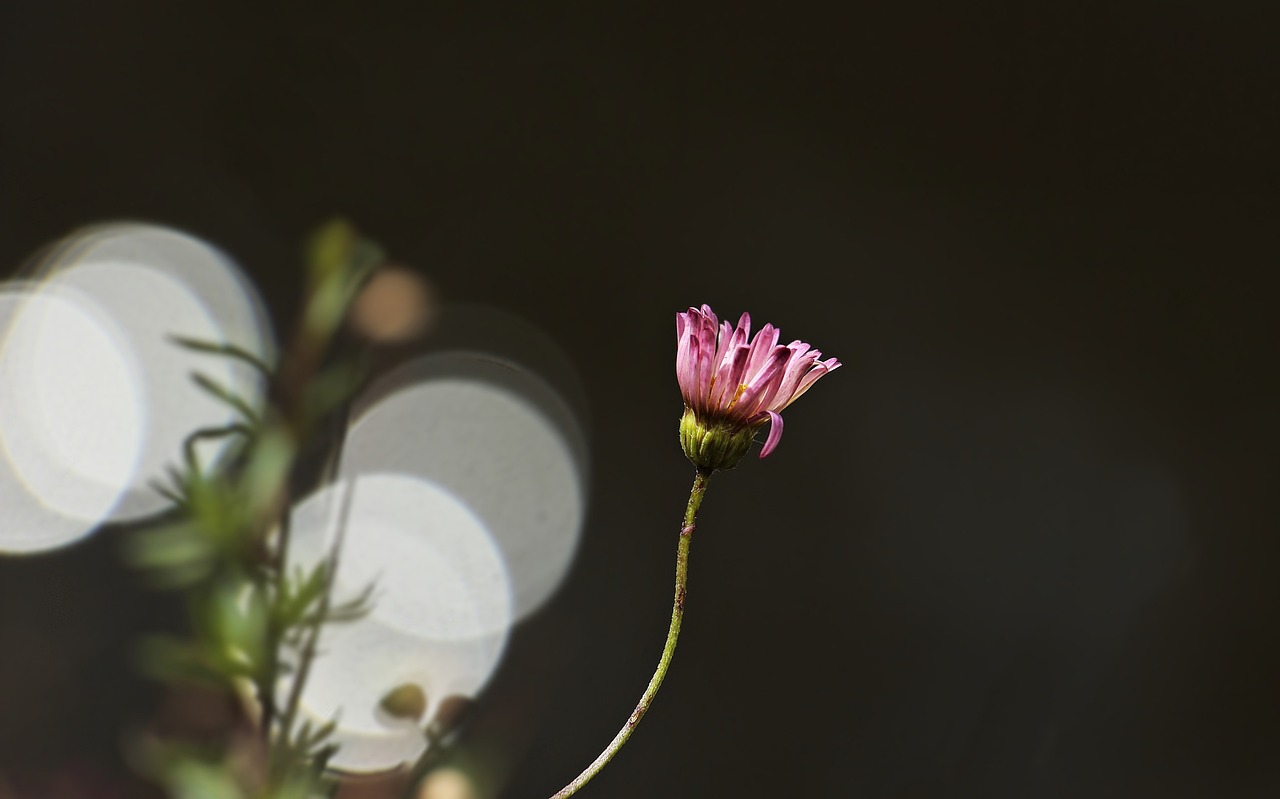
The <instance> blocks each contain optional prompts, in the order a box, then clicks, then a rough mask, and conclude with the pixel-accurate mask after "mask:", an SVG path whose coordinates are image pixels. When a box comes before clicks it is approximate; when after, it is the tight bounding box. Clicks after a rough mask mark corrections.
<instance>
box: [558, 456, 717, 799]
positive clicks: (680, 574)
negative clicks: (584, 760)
mask: <svg viewBox="0 0 1280 799" xmlns="http://www.w3.org/2000/svg"><path fill="white" fill-rule="evenodd" d="M710 479H711V472H710V471H704V470H702V469H699V470H698V473H697V475H696V476H694V478H693V488H692V489H691V490H690V491H689V505H688V508H687V509H686V510H685V512H684V527H682V528H681V529H680V543H679V544H678V545H677V547H676V595H675V602H674V603H673V605H672V607H671V627H670V629H668V630H667V643H666V645H665V646H664V647H663V648H662V657H661V658H660V659H659V660H658V668H657V669H656V670H655V671H654V672H653V677H651V678H650V679H649V687H647V688H645V689H644V695H643V696H641V697H640V703H639V704H637V705H636V709H635V710H633V711H631V717H630V718H628V719H627V723H626V724H624V725H622V729H620V730H618V734H617V735H615V736H613V740H612V741H610V742H609V745H608V746H606V747H605V748H604V751H603V752H601V753H600V754H599V756H597V757H596V759H595V760H594V761H592V763H591V765H589V766H587V768H586V769H585V770H584V771H583V772H582V773H581V774H579V775H578V776H577V777H575V778H574V779H573V782H571V783H569V784H568V785H566V786H564V787H563V788H561V789H560V790H559V791H557V792H556V793H555V794H553V795H552V796H551V799H565V797H568V796H573V795H574V794H575V793H577V792H578V790H579V789H581V788H582V786H584V785H586V784H587V783H588V782H590V780H591V778H592V777H594V776H595V775H596V774H599V773H600V770H601V769H603V768H604V767H605V765H607V764H608V762H609V761H610V760H612V759H613V756H614V755H616V754H617V753H618V750H619V749H621V748H622V745H623V744H625V743H626V742H627V739H628V738H630V737H631V733H633V732H634V731H635V729H636V725H638V724H639V723H640V719H642V718H644V714H645V713H647V712H648V711H649V707H650V706H651V705H652V704H653V699H654V697H655V696H657V695H658V689H659V688H661V687H662V680H663V678H664V677H666V676H667V669H668V668H669V667H670V666H671V657H672V655H674V654H675V653H676V640H677V639H678V638H679V637H680V622H681V621H682V620H683V619H684V596H685V584H686V583H688V582H689V542H690V541H691V540H692V538H693V528H694V522H695V521H696V520H697V518H698V507H699V506H700V505H702V495H703V494H705V493H706V491H707V481H708V480H710Z"/></svg>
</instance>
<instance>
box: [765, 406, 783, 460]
mask: <svg viewBox="0 0 1280 799" xmlns="http://www.w3.org/2000/svg"><path fill="white" fill-rule="evenodd" d="M765 413H767V414H769V436H768V438H766V439H765V440H764V446H763V447H761V448H760V457H761V458H767V457H769V455H770V454H771V453H772V452H773V451H774V450H775V449H777V447H778V442H779V441H781V440H782V414H780V413H778V412H777V411H765Z"/></svg>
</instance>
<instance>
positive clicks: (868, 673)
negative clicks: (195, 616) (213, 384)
mask: <svg viewBox="0 0 1280 799" xmlns="http://www.w3.org/2000/svg"><path fill="white" fill-rule="evenodd" d="M1268 5H1269V4H1262V3H1259V4H1256V5H1255V6H1252V7H1250V6H1247V5H1244V4H1231V3H1225V4H1211V3H1203V2H1154V0H1153V1H1152V2H1121V3H1097V2H1074V3H1063V2H1057V3H1020V2H1014V1H1013V0H996V1H994V2H969V3H925V2H905V3H892V4H891V3H880V4H865V3H853V4H848V5H840V6H836V5H831V6H822V7H804V6H798V5H784V4H778V5H773V6H743V5H737V4H724V5H710V4H692V3H690V4H685V3H675V4H668V5H661V4H646V3H638V4H637V3H629V4H581V5H579V6H575V5H569V4H561V3H529V4H520V5H519V6H518V7H516V8H499V7H495V6H490V5H488V4H480V3H447V4H439V3H418V4H408V3H406V4H391V3H378V2H370V3H361V4H356V3H338V2H309V3H301V2H299V3H271V2H263V3H252V4H249V3H227V2H221V3H167V2H158V0H157V1H154V2H110V3H103V2H75V1H74V0H71V1H68V2H51V1H50V0H41V1H40V2H36V1H35V0H27V1H18V0H6V2H3V3H0V264H8V265H11V267H12V268H13V269H16V268H17V267H18V265H19V264H21V262H22V261H23V260H24V259H25V258H26V257H28V256H29V255H30V254H31V253H32V252H34V251H35V250H36V249H37V248H39V247H41V246H42V245H44V244H47V243H49V242H50V241H53V240H54V239H56V238H58V237H59V236H62V235H65V234H66V233H68V232H70V231H71V230H72V229H74V228H76V227H79V226H81V225H84V224H88V223H93V222H99V221H104V220H111V219H120V218H135V219H144V220H149V221H154V222H159V223H163V224H168V225H172V226H175V227H178V228H181V229H184V230H187V231H189V232H191V233H193V234H195V235H198V236H201V237H203V238H205V239H207V240H209V241H211V242H213V243H215V244H217V245H218V246H220V247H222V248H224V249H225V250H226V251H228V252H229V253H231V254H232V255H233V256H234V257H236V258H237V259H238V260H239V262H240V263H241V264H243V265H244V267H245V268H246V270H248V272H249V273H250V274H251V275H252V276H253V278H254V279H255V280H256V281H257V283H258V285H259V286H260V288H261V290H262V292H263V294H264V296H265V297H266V299H267V301H268V302H269V304H270V305H271V307H272V309H273V313H274V315H275V319H276V323H277V328H278V329H281V330H284V329H288V327H289V326H290V324H291V322H292V318H293V317H292V315H293V313H294V311H295V309H296V300H297V297H296V295H297V289H298V286H299V281H298V274H299V273H298V271H297V270H298V261H299V259H298V251H299V242H300V241H301V239H302V237H303V235H304V234H305V233H306V232H307V231H308V230H309V229H311V228H312V227H313V226H314V225H316V224H317V223H319V222H320V221H322V220H324V219H326V218H328V217H330V216H331V215H333V214H335V213H341V214H345V215H348V216H349V217H350V218H351V219H353V220H354V221H356V222H357V223H358V224H359V225H360V226H361V227H362V228H363V229H364V230H365V231H366V232H367V233H368V234H369V235H371V236H373V237H374V238H376V239H378V240H380V241H381V242H382V243H383V244H384V245H385V246H386V247H387V249H388V250H389V251H390V252H391V254H392V255H393V256H394V257H395V258H396V260H398V261H400V262H402V263H406V264H409V265H411V266H413V267H414V268H415V269H417V270H419V271H421V272H422V273H423V274H424V275H427V276H428V277H429V279H430V280H431V281H432V282H433V284H434V285H435V287H436V289H437V290H438V292H439V294H440V296H441V298H442V299H444V300H445V301H451V302H452V301H465V302H480V303H484V304H488V305H492V306H495V307H498V308H501V309H504V310H507V311H511V312H513V313H516V314H518V315H520V316H523V317H525V318H526V319H527V320H529V321H530V322H532V323H533V324H534V325H536V326H538V327H539V328H541V329H542V330H544V331H545V332H546V333H547V334H548V335H549V336H551V337H552V338H553V339H554V340H555V341H556V342H558V343H559V345H560V346H561V347H562V348H563V349H564V351H565V353H566V354H567V355H568V356H569V358H570V359H571V360H572V362H573V364H574V365H575V367H576V369H577V371H578V373H579V376H580V377H581V379H582V381H583V383H584V386H585V390H586V396H587V401H588V403H589V406H590V419H589V432H590V436H591V439H590V442H591V451H592V458H593V463H594V474H593V479H592V494H591V500H590V509H589V516H588V521H587V527H586V529H585V533H584V539H583V544H582V547H581V550H580V556H579V559H578V560H577V562H576V564H575V567H574V569H573V571H572V572H571V574H570V576H569V579H568V581H567V582H566V583H565V585H564V586H563V587H562V589H561V590H560V592H559V593H558V594H557V595H556V598H555V600H554V601H553V602H552V604H551V605H549V606H548V607H547V608H546V609H545V611H544V612H543V613H542V614H540V615H539V616H538V617H536V618H535V619H533V620H531V621H530V622H528V623H527V624H525V625H524V626H523V627H521V628H520V629H519V630H517V632H516V634H515V637H514V638H513V640H512V642H511V645H510V648H509V651H508V657H507V658H506V660H505V661H504V663H503V666H502V670H501V671H500V672H499V674H498V675H497V676H496V678H495V680H494V682H493V683H492V686H491V688H492V690H491V691H490V692H489V693H488V694H487V695H486V697H485V699H484V701H483V702H482V706H481V708H480V709H479V712H478V716H477V719H476V721H475V723H474V725H473V727H472V728H471V729H470V731H469V732H468V733H467V734H466V735H464V741H471V742H473V743H474V742H488V743H486V745H489V746H491V747H493V750H494V751H497V752H499V753H500V755H499V756H496V757H497V760H498V761H501V763H502V764H503V766H502V769H505V771H502V773H503V774H505V776H504V777H503V779H505V780H506V781H507V782H506V788H505V790H504V793H503V795H504V796H510V797H537V796H545V795H547V794H549V793H551V792H552V791H553V790H555V789H556V788H558V787H560V785H562V784H563V783H564V782H565V781H567V780H568V779H569V778H570V777H572V776H573V775H574V774H576V773H577V771H578V770H579V769H580V768H581V767H582V766H584V765H585V764H586V763H587V762H588V761H589V760H590V759H591V758H592V757H593V756H594V755H595V753H596V752H597V751H598V750H599V748H600V746H602V745H603V744H604V743H605V741H607V740H608V738H609V737H610V736H612V734H613V732H614V731H615V730H616V728H617V726H618V725H619V724H620V723H621V722H622V720H623V719H624V718H625V716H626V714H627V713H628V712H629V711H630V709H631V707H632V705H633V704H634V702H635V699H636V698H637V697H638V695H639V693H640V691H641V689H642V687H643V685H644V682H645V680H647V678H648V675H649V673H650V671H651V669H652V666H653V662H654V660H655V659H656V657H657V655H658V651H659V647H660V644H661V636H662V632H663V630H664V629H665V625H666V619H667V614H668V612H669V604H668V603H669V595H670V584H669V583H670V571H671V560H672V555H673V552H672V550H673V549H674V544H675V535H674V534H675V531H676V529H677V527H678V520H679V516H680V512H681V510H682V508H683V503H684V498H685V496H686V491H687V483H688V481H689V479H690V477H691V469H690V468H689V466H688V465H687V463H686V462H685V461H684V460H683V458H682V456H681V455H680V452H679V449H678V447H677V446H676V443H675V426H676V421H677V418H678V415H679V412H680V401H679V396H678V393H677V390H676V385H675V381H674V373H673V372H674V370H673V363H672V360H673V354H674V346H673V343H674V336H673V335H672V333H673V315H674V313H675V312H676V311H678V310H681V309H682V308H684V307H686V306H688V305H689V304H698V303H702V302H709V303H711V304H712V305H713V306H714V307H715V308H716V309H717V310H719V311H720V312H721V313H722V314H725V315H729V316H736V315H737V313H738V312H739V311H741V310H743V309H747V310H750V311H751V312H752V313H753V314H754V315H755V317H756V319H757V321H758V323H762V322H764V321H772V322H774V323H775V324H778V325H780V326H781V327H782V329H783V332H784V336H786V337H787V338H788V339H789V338H792V337H800V338H803V339H805V340H806V341H810V342H812V343H814V344H816V345H817V346H818V347H820V348H821V349H822V350H823V351H824V352H825V353H827V354H829V355H834V356H836V357H839V358H840V359H841V360H842V361H843V362H844V363H845V366H844V368H843V369H841V370H839V371H837V372H836V373H835V374H833V375H832V376H830V377H827V378H825V379H824V380H823V381H822V382H821V383H820V384H819V385H818V387H817V388H815V389H814V391H813V392H811V393H810V394H809V395H808V396H806V398H805V399H804V400H803V401H802V402H801V403H799V404H798V405H796V406H795V407H793V408H792V409H791V410H790V411H789V412H788V415H787V432H786V435H785V436H784V437H783V441H782V444H781V446H780V448H779V449H778V451H777V453H776V454H775V455H774V456H773V457H771V458H770V459H769V460H767V461H764V462H763V463H761V462H757V461H755V460H754V457H753V458H752V459H751V460H750V461H748V462H747V463H745V464H744V465H743V466H742V467H741V468H739V469H738V470H736V471H734V472H730V473H727V474H724V475H721V476H718V477H717V478H716V479H715V480H713V482H712V486H711V491H710V493H709V495H708V498H707V501H706V503H705V505H704V507H703V514H702V519H701V527H700V530H699V533H698V535H697V537H696V541H695V543H694V548H693V560H692V576H691V584H690V594H689V612H688V616H687V619H686V627H685V638H684V640H683V641H682V643H681V646H680V649H679V652H678V654H677V656H676V659H675V663H674V666H673V669H672V672H671V676H670V678H669V680H668V684H667V686H666V688H665V689H664V691H663V693H662V694H661V695H660V697H659V700H658V703H657V705H656V708H655V709H654V711H653V712H652V713H650V715H649V717H648V718H647V719H646V721H645V722H644V724H643V725H642V726H641V728H640V730H639V731H638V732H637V734H636V736H635V738H634V739H633V740H632V742H631V743H630V744H629V745H628V746H627V748H626V749H625V750H624V751H623V753H622V754H621V755H620V756H619V757H618V759H617V760H616V761H615V763H614V764H613V765H612V766H610V767H609V768H608V769H606V770H605V772H604V773H603V774H602V775H601V776H600V777H599V778H598V779H597V781H596V782H595V783H593V784H592V786H591V787H590V788H588V789H587V794H586V795H589V796H614V797H654V796H664V797H666V796H669V797H704V796H743V797H747V796H841V797H842V796H850V797H859V799H878V798H880V797H883V798H884V799H889V798H890V797H893V798H895V799H906V798H907V797H970V796H972V797H1077V796H1079V797H1085V796H1087V797H1146V796H1160V797H1265V796H1276V795H1280V754H1278V748H1277V747H1278V746H1280V724H1277V722H1278V721H1280V677H1278V675H1280V645H1278V644H1280V641H1278V640H1277V631H1280V614H1278V613H1277V609H1278V608H1280V582H1277V581H1276V580H1275V578H1274V574H1275V571H1276V565H1277V556H1280V544H1278V542H1277V532H1278V531H1277V521H1278V520H1280V502H1278V499H1280V492H1277V490H1276V486H1277V484H1278V483H1280V464H1278V461H1277V450H1278V448H1280V423H1278V422H1277V407H1280V381H1277V377H1276V375H1277V370H1276V367H1277V341H1278V339H1277V332H1278V331H1277V325H1276V323H1275V311H1274V307H1275V304H1276V300H1277V295H1276V293H1275V291H1274V289H1273V279H1272V274H1273V272H1274V269H1275V266H1276V260H1275V249H1274V247H1272V246H1270V245H1271V244H1272V243H1273V241H1274V239H1275V237H1276V221H1275V220H1276V205H1275V203H1274V201H1273V193H1274V188H1275V185H1276V179H1277V169H1276V165H1277V161H1276V158H1275V155H1274V148H1275V142H1276V141H1277V133H1278V132H1280V126H1277V124H1276V123H1277V118H1276V115H1277V102H1276V101H1277V97H1276V90H1275V87H1276V78H1277V70H1276V63H1275V59H1276V50H1275V47H1276V45H1275V42H1276V38H1277V33H1280V31H1277V26H1276V24H1275V22H1276V19H1275V15H1274V14H1273V13H1269V12H1266V11H1264V10H1263V9H1266V8H1267V7H1268ZM114 552H115V550H114V545H113V542H112V541H110V540H109V537H103V536H99V537H98V538H95V539H93V540H91V541H88V542H86V543H84V544H82V545H80V546H77V547H75V548H73V549H70V550H67V551H64V552H60V553H56V554H51V555H46V556H41V557H37V558H27V559H22V560H19V561H9V562H4V563H0V679H3V683H2V684H0V775H3V774H7V775H9V776H10V779H13V780H20V779H22V778H23V775H40V774H49V773H53V772H55V771H56V770H57V769H58V768H60V767H62V764H68V763H79V762H83V761H85V760H88V761H90V762H93V763H100V764H101V763H105V764H107V765H106V766H104V767H105V768H109V767H110V764H111V762H112V757H113V754H112V753H114V752H115V751H117V750H118V745H119V734H118V730H119V728H120V726H121V725H122V724H123V723H125V722H127V721H129V720H131V719H133V718H134V716H135V715H136V714H139V713H142V712H144V711H145V708H146V703H147V701H149V697H150V694H149V693H148V691H147V690H146V689H145V687H140V686H138V685H136V684H134V683H133V682H132V681H131V680H130V678H127V677H126V676H125V675H127V673H128V672H127V667H126V665H124V663H125V657H124V652H125V649H126V642H127V641H128V639H129V638H130V635H131V633H132V631H133V630H134V629H135V627H136V626H137V625H138V623H139V622H138V621H137V620H138V619H141V618H149V617H150V615H149V614H154V613H155V612H156V611H155V610H154V607H153V606H154V605H155V604H156V603H157V602H160V601H161V600H160V598H158V597H156V596H154V595H150V594H147V593H145V592H142V591H141V590H140V589H137V588H136V587H134V586H133V583H132V582H131V579H130V577H129V575H128V574H127V573H125V572H124V570H123V569H122V568H121V567H119V566H118V565H117V564H116V562H115V556H114ZM468 736H469V737H468ZM33 779H34V778H33Z"/></svg>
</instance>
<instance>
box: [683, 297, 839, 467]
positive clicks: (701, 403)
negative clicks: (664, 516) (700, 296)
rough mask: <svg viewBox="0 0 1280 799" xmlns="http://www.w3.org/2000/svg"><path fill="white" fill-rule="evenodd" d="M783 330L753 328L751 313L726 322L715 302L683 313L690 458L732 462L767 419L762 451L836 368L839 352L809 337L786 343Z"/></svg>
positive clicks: (706, 463)
mask: <svg viewBox="0 0 1280 799" xmlns="http://www.w3.org/2000/svg"><path fill="white" fill-rule="evenodd" d="M778 337H779V332H778V329H777V328H776V327H774V326H773V325H768V324H766V325H765V326H764V327H763V328H761V329H760V331H759V332H758V333H756V335H755V337H754V338H752V336H751V316H750V315H749V314H745V313H744V314H743V315H742V317H741V318H739V319H738V325H737V327H734V326H733V325H731V324H729V322H727V321H726V322H723V323H722V322H720V321H719V320H718V319H717V318H716V315H715V313H714V312H713V311H712V310H711V307H710V306H707V305H704V306H702V308H701V309H699V308H690V309H689V310H688V311H686V312H685V313H679V314H676V378H677V380H679V382H680V393H681V394H682V395H683V396H684V406H685V412H684V418H682V419H681V420H680V443H681V445H682V446H683V447H684V452H685V454H686V455H687V456H689V460H691V461H693V463H694V465H696V466H698V467H699V468H704V469H712V470H714V469H731V468H733V467H734V466H735V465H737V463H738V461H740V460H741V459H742V457H743V456H744V455H746V453H747V450H748V449H750V448H751V442H752V440H753V439H754V438H755V434H756V431H758V430H759V429H760V428H761V427H762V426H763V425H764V423H765V422H769V436H768V438H766V439H765V442H764V447H763V448H761V450H760V457H762V458H763V457H765V456H767V455H769V453H771V452H773V450H774V449H775V448H776V447H777V446H778V441H779V440H780V439H781V438H782V410H783V409H785V408H786V407H787V406H788V405H790V404H791V403H793V402H795V401H796V400H797V399H799V398H800V395H802V394H804V393H805V392H806V391H808V390H809V387H810V386H812V385H813V384H814V383H816V382H817V381H818V378H820V377H822V376H823V375H825V374H826V373H828V372H831V371H834V370H835V369H837V368H839V366H840V362H839V361H837V360H836V359H835V358H828V359H826V360H825V361H823V360H819V359H820V358H821V357H822V353H821V352H819V351H818V350H815V349H813V348H811V347H810V346H809V345H808V344H805V343H804V342H803V341H799V340H797V341H793V342H791V343H790V344H787V345H786V346H782V345H780V344H778Z"/></svg>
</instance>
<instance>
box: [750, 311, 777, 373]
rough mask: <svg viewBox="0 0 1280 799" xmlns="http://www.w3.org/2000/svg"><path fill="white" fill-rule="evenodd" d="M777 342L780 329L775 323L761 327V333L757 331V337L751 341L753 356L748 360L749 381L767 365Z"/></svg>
mask: <svg viewBox="0 0 1280 799" xmlns="http://www.w3.org/2000/svg"><path fill="white" fill-rule="evenodd" d="M777 343H778V329H777V328H776V327H774V326H773V325H769V324H766V325H765V326H764V327H762V328H760V332H759V333H756V337H755V339H754V340H752V342H751V358H750V359H749V360H748V361H747V378H748V382H749V380H750V378H752V377H754V376H755V375H756V374H758V373H759V372H760V370H761V369H763V368H764V367H765V363H766V362H767V361H768V359H769V357H770V356H771V355H772V354H773V348H774V347H775V346H776V345H777Z"/></svg>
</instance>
